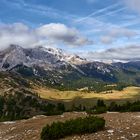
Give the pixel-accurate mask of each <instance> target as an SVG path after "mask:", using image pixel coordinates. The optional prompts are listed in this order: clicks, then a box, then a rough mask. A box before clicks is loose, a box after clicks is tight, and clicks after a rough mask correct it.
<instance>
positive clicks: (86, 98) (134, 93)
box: [34, 87, 140, 106]
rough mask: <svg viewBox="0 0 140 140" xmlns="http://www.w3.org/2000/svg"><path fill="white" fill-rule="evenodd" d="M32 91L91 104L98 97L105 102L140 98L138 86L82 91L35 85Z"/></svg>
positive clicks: (53, 98) (66, 101) (70, 101)
mask: <svg viewBox="0 0 140 140" xmlns="http://www.w3.org/2000/svg"><path fill="white" fill-rule="evenodd" d="M34 91H35V92H36V93H37V94H38V95H39V96H40V97H41V98H44V99H48V100H50V101H57V102H64V103H66V104H72V103H73V104H76V105H79V104H82V105H89V106H91V105H93V104H94V103H95V102H96V101H97V100H98V99H102V100H105V102H107V103H108V102H111V101H116V102H120V103H121V102H125V101H135V100H140V87H127V88H125V89H124V90H122V91H115V90H113V91H112V93H107V92H101V93H95V92H90V93H88V92H84V91H59V90H55V89H50V88H44V87H36V88H34Z"/></svg>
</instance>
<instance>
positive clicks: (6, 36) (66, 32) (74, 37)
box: [0, 23, 90, 48]
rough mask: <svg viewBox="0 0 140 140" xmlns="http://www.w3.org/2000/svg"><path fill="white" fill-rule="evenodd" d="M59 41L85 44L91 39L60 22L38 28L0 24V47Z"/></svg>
mask: <svg viewBox="0 0 140 140" xmlns="http://www.w3.org/2000/svg"><path fill="white" fill-rule="evenodd" d="M58 43H64V44H67V45H69V46H83V45H87V44H89V43H90V41H89V40H88V39H87V38H85V37H83V36H81V35H80V33H79V32H78V30H76V29H73V28H69V27H67V26H66V25H64V24H59V23H58V24H55V23H52V24H46V25H43V26H40V27H39V28H36V29H31V28H29V27H28V26H26V25H24V24H22V23H14V24H1V25H0V48H5V47H8V46H9V45H10V44H18V45H21V46H23V47H33V46H36V45H48V44H49V45H50V44H54V45H57V44H58Z"/></svg>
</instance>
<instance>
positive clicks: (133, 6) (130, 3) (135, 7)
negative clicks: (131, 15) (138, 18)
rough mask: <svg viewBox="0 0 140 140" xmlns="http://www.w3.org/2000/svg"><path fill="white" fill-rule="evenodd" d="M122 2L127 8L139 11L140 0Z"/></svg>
mask: <svg viewBox="0 0 140 140" xmlns="http://www.w3.org/2000/svg"><path fill="white" fill-rule="evenodd" d="M124 2H125V4H126V5H127V6H128V7H129V8H131V9H132V10H134V11H136V12H138V13H140V0H124Z"/></svg>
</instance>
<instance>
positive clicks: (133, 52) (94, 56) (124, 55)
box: [87, 45, 140, 61]
mask: <svg viewBox="0 0 140 140" xmlns="http://www.w3.org/2000/svg"><path fill="white" fill-rule="evenodd" d="M139 52H140V46H135V45H131V46H127V47H119V48H110V49H107V50H104V51H100V52H89V53H88V54H87V57H88V59H90V60H104V61H105V60H117V61H129V60H131V61H132V60H140V54H139Z"/></svg>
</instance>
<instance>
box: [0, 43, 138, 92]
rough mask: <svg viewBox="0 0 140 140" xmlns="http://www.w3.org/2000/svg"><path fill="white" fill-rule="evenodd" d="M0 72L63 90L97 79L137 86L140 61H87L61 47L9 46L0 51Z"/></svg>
mask: <svg viewBox="0 0 140 140" xmlns="http://www.w3.org/2000/svg"><path fill="white" fill-rule="evenodd" d="M0 71H1V72H4V73H13V74H18V75H20V76H22V77H23V78H25V79H26V78H27V79H30V78H32V79H37V80H39V81H41V82H42V83H43V84H45V85H49V86H53V87H57V88H66V89H70V88H72V89H77V88H82V87H85V86H87V87H88V86H90V87H91V86H94V84H95V83H100V82H101V83H125V84H131V85H140V61H135V62H127V63H121V62H117V63H110V64H107V63H103V62H96V61H93V62H91V61H88V60H86V59H84V58H81V57H80V56H78V55H70V54H67V53H65V52H64V51H63V50H61V49H56V48H44V47H42V46H38V47H34V48H23V47H20V46H18V45H10V46H9V47H8V48H7V49H5V50H2V51H1V52H0Z"/></svg>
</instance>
